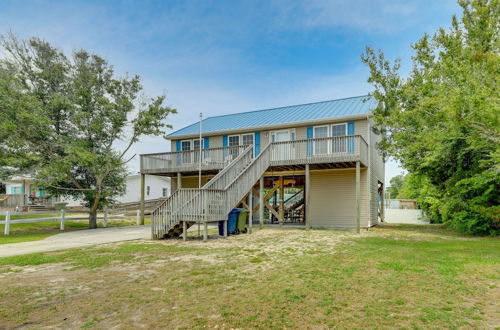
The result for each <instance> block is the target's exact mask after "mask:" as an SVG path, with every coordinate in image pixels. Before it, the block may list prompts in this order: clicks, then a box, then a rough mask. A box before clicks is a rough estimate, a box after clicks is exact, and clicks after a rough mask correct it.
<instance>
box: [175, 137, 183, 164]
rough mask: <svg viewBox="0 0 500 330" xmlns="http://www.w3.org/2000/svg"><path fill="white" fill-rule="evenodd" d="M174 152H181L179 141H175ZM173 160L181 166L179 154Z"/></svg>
mask: <svg viewBox="0 0 500 330" xmlns="http://www.w3.org/2000/svg"><path fill="white" fill-rule="evenodd" d="M175 151H177V152H179V151H181V141H180V140H177V141H175ZM175 158H176V159H175V161H176V164H177V165H180V164H181V160H182V158H181V154H180V153H179V154H177V157H175Z"/></svg>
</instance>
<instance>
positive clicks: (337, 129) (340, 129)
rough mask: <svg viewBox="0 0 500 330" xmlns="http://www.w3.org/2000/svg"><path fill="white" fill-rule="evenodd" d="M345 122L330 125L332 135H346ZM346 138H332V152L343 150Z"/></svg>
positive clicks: (344, 149)
mask: <svg viewBox="0 0 500 330" xmlns="http://www.w3.org/2000/svg"><path fill="white" fill-rule="evenodd" d="M346 135H347V123H343V124H335V125H332V137H335V136H346ZM346 143H347V139H345V138H343V139H332V152H345V151H346Z"/></svg>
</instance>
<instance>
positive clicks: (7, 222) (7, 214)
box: [3, 211, 10, 235]
mask: <svg viewBox="0 0 500 330" xmlns="http://www.w3.org/2000/svg"><path fill="white" fill-rule="evenodd" d="M3 234H4V235H9V234H10V212H9V211H7V212H5V227H4V230H3Z"/></svg>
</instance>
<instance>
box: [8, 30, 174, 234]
mask: <svg viewBox="0 0 500 330" xmlns="http://www.w3.org/2000/svg"><path fill="white" fill-rule="evenodd" d="M1 45H2V48H3V50H4V52H5V53H6V55H7V56H6V57H5V58H4V59H2V60H1V61H0V70H2V71H0V72H4V77H3V78H2V80H0V93H2V91H4V93H3V94H0V104H2V103H3V101H4V100H11V99H12V100H14V101H12V104H7V105H4V107H5V108H6V109H7V110H8V111H7V112H6V113H8V114H9V115H10V117H9V118H7V119H6V120H3V121H1V122H0V125H6V126H9V125H11V124H12V123H14V124H15V125H16V126H17V128H19V127H22V130H19V129H17V130H16V129H13V130H11V132H10V133H11V135H10V138H9V140H8V143H7V144H6V145H4V148H3V149H1V150H4V151H8V153H9V154H11V155H15V154H16V153H18V154H19V153H21V152H22V154H23V155H22V156H23V157H15V156H13V157H12V158H13V161H11V164H14V166H9V168H12V167H14V168H20V167H21V166H16V164H17V163H19V162H18V161H17V162H16V161H15V159H25V158H24V156H25V155H28V156H29V158H28V159H30V160H31V161H30V162H29V164H22V165H23V168H27V167H29V166H31V168H33V170H34V174H35V177H36V179H37V180H38V181H39V182H40V183H42V184H44V185H45V186H46V187H47V188H48V190H49V191H50V192H51V193H52V194H53V195H56V196H57V195H65V196H72V197H74V198H80V199H83V200H84V201H85V203H86V205H87V206H88V207H89V209H90V215H89V227H90V228H96V226H97V223H96V219H97V212H98V210H99V209H102V207H103V206H105V205H107V204H109V203H112V202H113V201H114V199H115V198H116V197H117V196H118V195H120V194H122V193H123V191H124V184H125V177H126V175H127V169H126V163H127V162H128V161H129V160H130V159H125V157H126V155H127V151H128V150H129V149H130V147H131V146H132V145H133V144H134V143H136V142H137V141H138V140H139V138H140V137H141V136H144V135H162V134H163V132H164V130H165V129H166V128H167V127H170V125H168V124H166V123H165V119H166V118H167V117H168V115H170V114H171V113H175V112H176V110H175V109H172V108H170V107H167V106H165V105H164V101H165V96H158V97H155V98H147V97H145V96H144V95H143V94H142V89H143V88H142V85H141V83H140V77H139V76H133V77H128V76H125V77H117V76H116V74H115V73H114V71H113V68H112V66H111V65H110V64H109V63H108V62H107V61H106V60H104V59H103V58H102V57H99V56H97V55H95V54H91V53H89V52H87V51H85V50H79V51H76V52H74V53H73V54H72V56H70V57H68V56H66V55H65V54H64V53H63V52H62V51H60V50H58V49H57V48H55V47H53V46H51V45H50V44H49V43H48V42H46V41H44V40H40V39H38V38H32V39H29V40H27V41H20V40H18V39H16V38H15V37H14V36H12V35H11V36H8V37H4V38H3V39H2V42H1ZM2 81H3V82H2ZM11 83H13V84H11ZM4 84H10V85H9V86H14V87H12V88H11V90H5V89H3V88H2V86H3V85H4ZM25 105H26V107H25ZM16 114H20V116H21V117H22V118H24V117H25V116H27V117H28V118H30V119H29V121H30V122H29V125H27V126H25V125H23V126H20V125H21V124H22V122H21V121H20V119H19V118H18V117H17V115H16ZM30 114H31V115H30ZM118 145H125V146H124V147H123V148H122V149H118ZM0 165H1V164H0ZM4 165H6V164H4ZM4 168H5V166H4Z"/></svg>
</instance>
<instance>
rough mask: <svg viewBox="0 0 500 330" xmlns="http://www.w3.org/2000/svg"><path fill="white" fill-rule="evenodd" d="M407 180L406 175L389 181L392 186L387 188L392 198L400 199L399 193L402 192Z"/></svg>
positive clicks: (399, 175) (397, 176) (400, 175)
mask: <svg viewBox="0 0 500 330" xmlns="http://www.w3.org/2000/svg"><path fill="white" fill-rule="evenodd" d="M404 180H405V175H404V174H398V175H396V176H394V177H392V178H391V180H390V181H389V183H390V186H389V187H387V192H388V193H389V197H390V198H399V197H398V196H399V191H400V190H401V187H402V186H403V182H404Z"/></svg>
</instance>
